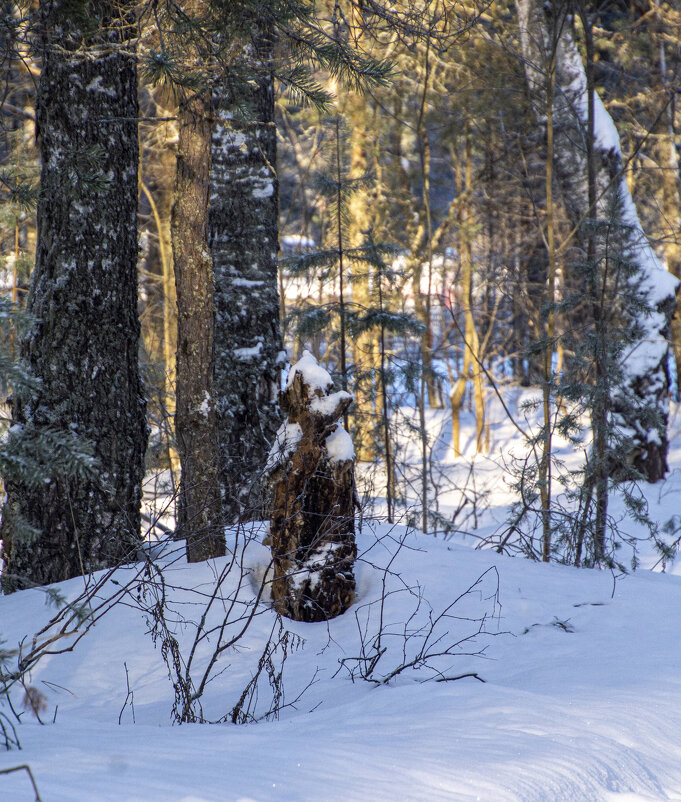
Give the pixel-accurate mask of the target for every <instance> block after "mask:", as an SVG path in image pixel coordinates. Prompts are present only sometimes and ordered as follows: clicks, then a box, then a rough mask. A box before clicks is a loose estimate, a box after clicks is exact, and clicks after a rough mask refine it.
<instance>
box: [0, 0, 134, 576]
mask: <svg viewBox="0 0 681 802" xmlns="http://www.w3.org/2000/svg"><path fill="white" fill-rule="evenodd" d="M71 6H72V4H70V3H68V2H66V0H43V2H41V4H40V12H39V13H40V25H41V28H40V36H41V41H40V45H41V49H42V58H43V62H42V71H41V76H40V85H39V89H38V99H37V109H36V112H37V114H36V116H37V130H38V142H39V146H40V153H41V159H42V166H41V184H40V196H39V201H38V248H37V256H36V266H35V271H34V273H33V279H32V284H31V290H30V295H29V300H28V311H29V312H30V314H31V315H32V317H33V323H32V326H31V328H30V330H29V332H28V334H27V337H26V339H25V341H24V343H23V346H22V354H23V357H24V359H25V360H26V362H27V363H28V365H29V367H30V370H31V372H32V373H33V374H34V375H35V376H36V377H37V378H39V380H40V386H39V388H38V390H37V391H36V392H35V394H33V395H32V396H31V397H30V398H24V399H19V398H17V399H16V403H15V406H14V422H15V424H17V425H19V426H22V427H24V430H25V431H29V430H31V431H33V432H37V433H38V435H39V433H40V431H41V430H57V431H59V432H60V433H63V436H64V437H69V436H73V435H74V434H75V435H77V436H78V437H79V438H82V440H84V441H89V442H91V443H92V444H93V446H94V453H95V456H96V457H97V460H98V463H99V475H98V476H97V477H92V476H87V477H84V476H82V475H71V476H54V477H53V478H52V479H51V480H49V481H46V482H42V483H40V485H39V486H37V487H36V486H32V485H25V484H21V483H10V484H9V486H8V487H7V496H8V498H7V502H6V503H7V506H6V508H5V512H6V513H7V512H8V511H10V510H11V511H12V512H13V513H18V514H19V515H21V516H23V518H24V519H25V520H26V521H27V522H28V523H29V524H30V525H31V526H33V527H34V528H35V529H36V530H37V532H38V534H37V538H36V539H35V540H34V542H32V543H31V544H30V545H28V544H27V543H22V542H19V541H18V540H17V541H13V538H12V531H11V523H9V522H11V520H12V519H13V517H14V516H13V515H10V514H5V515H3V527H2V532H1V533H0V537H1V538H2V539H3V541H4V550H3V557H4V559H5V561H6V567H5V570H6V572H7V573H8V574H13V575H20V576H22V577H25V578H26V580H28V581H29V582H31V583H38V584H45V583H50V582H56V581H60V580H63V579H68V578H69V577H73V576H76V575H79V574H85V573H88V572H90V571H94V570H97V569H99V568H103V567H106V566H111V565H114V564H116V563H118V562H120V561H125V560H128V559H134V555H135V551H136V549H137V547H138V544H139V542H140V532H139V529H140V509H139V508H140V499H141V480H142V476H143V471H144V464H143V460H144V450H145V446H146V439H147V432H146V423H145V401H144V397H143V394H142V387H141V382H140V377H139V370H138V361H137V349H138V341H139V322H138V319H137V168H138V157H139V152H138V140H137V77H136V69H135V59H134V56H133V55H132V54H131V51H132V49H133V47H134V44H133V42H132V39H133V37H134V36H135V33H136V31H135V27H134V23H135V17H134V10H133V9H134V4H133V3H120V4H118V6H117V7H116V13H115V12H114V11H113V10H112V8H113V7H112V6H111V4H109V3H104V2H92V3H89V4H88V11H89V14H90V21H91V22H92V24H93V28H94V30H93V29H90V28H89V29H88V31H83V30H81V29H80V27H79V23H78V21H77V20H76V18H75V17H74V16H73V9H72V8H71ZM92 30H93V32H92ZM17 584H18V583H16V582H15V583H14V586H15V587H16V586H17Z"/></svg>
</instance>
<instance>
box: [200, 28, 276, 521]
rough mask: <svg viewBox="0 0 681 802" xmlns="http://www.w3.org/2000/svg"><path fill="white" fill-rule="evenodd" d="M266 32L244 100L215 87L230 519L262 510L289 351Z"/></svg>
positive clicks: (216, 230) (220, 385)
mask: <svg viewBox="0 0 681 802" xmlns="http://www.w3.org/2000/svg"><path fill="white" fill-rule="evenodd" d="M272 47H273V45H272V40H271V37H269V36H268V35H265V34H264V33H262V32H258V33H257V34H256V36H255V37H254V44H253V45H252V46H251V47H250V48H249V49H248V52H246V53H245V54H244V59H248V60H249V62H250V64H251V65H252V66H254V67H255V68H256V70H257V72H254V78H253V82H252V84H251V86H252V92H251V95H250V97H249V98H248V99H247V101H245V102H244V101H243V100H237V99H236V98H234V97H232V96H231V95H230V94H229V92H228V90H227V89H226V87H224V86H223V87H221V88H220V90H219V91H216V93H215V105H216V120H215V125H214V128H213V134H212V166H211V173H210V215H209V226H208V240H209V244H210V251H211V255H212V257H213V269H214V277H215V310H216V328H215V371H214V377H215V393H216V399H217V403H218V415H219V443H220V460H221V482H222V489H223V499H224V505H225V511H226V516H227V518H228V520H231V521H235V520H238V519H240V518H241V519H249V518H257V517H260V516H262V514H263V512H264V509H265V504H264V492H263V483H262V470H263V466H264V464H265V460H266V458H267V453H268V450H269V448H270V446H271V444H272V441H273V440H274V436H275V434H276V431H277V428H278V426H279V423H280V422H281V415H280V412H279V408H278V406H277V396H278V393H279V388H280V377H281V370H282V367H283V364H284V363H285V361H286V360H285V354H284V353H283V344H282V338H281V330H280V325H279V294H278V289H277V251H278V223H279V221H278V217H279V182H278V180H277V174H276V167H277V136H276V128H275V124H274V89H273V79H272V77H271V76H270V75H267V74H266V70H267V67H268V64H269V62H270V60H271V57H272Z"/></svg>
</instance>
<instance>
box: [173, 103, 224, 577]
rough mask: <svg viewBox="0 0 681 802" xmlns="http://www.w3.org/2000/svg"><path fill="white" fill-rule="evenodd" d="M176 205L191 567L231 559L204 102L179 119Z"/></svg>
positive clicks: (178, 425)
mask: <svg viewBox="0 0 681 802" xmlns="http://www.w3.org/2000/svg"><path fill="white" fill-rule="evenodd" d="M178 127H179V140H178V149H177V177H176V183H175V203H174V205H173V211H172V219H171V236H172V243H173V260H174V265H175V284H176V288H177V391H176V392H177V401H176V411H175V430H176V435H177V444H178V451H179V454H180V463H181V466H182V478H181V482H180V495H179V499H178V509H177V518H178V532H179V534H180V536H182V537H185V538H186V539H187V559H188V560H189V561H190V562H198V561H200V560H206V559H208V558H210V557H219V556H221V555H223V554H224V553H225V536H224V518H223V514H222V505H221V499H220V484H219V456H218V437H217V410H216V406H215V402H214V400H213V399H214V393H213V331H214V322H215V321H214V318H215V311H214V310H215V308H214V304H213V266H212V261H211V258H210V253H209V252H208V247H207V242H206V224H207V221H208V178H209V174H210V150H211V144H210V142H211V140H210V132H211V119H210V115H209V109H208V108H207V104H206V103H205V100H204V99H203V98H202V97H200V96H198V95H195V96H192V97H188V98H187V97H185V98H183V99H182V100H181V101H180V107H179V111H178Z"/></svg>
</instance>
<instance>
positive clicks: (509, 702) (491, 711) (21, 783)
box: [0, 413, 681, 802]
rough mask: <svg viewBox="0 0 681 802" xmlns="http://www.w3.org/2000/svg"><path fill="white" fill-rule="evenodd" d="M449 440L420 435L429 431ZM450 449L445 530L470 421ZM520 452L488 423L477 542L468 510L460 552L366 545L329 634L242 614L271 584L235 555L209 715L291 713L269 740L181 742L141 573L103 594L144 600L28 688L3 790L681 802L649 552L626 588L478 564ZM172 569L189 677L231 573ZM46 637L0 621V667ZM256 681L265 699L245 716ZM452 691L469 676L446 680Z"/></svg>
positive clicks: (203, 797)
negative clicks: (199, 627)
mask: <svg viewBox="0 0 681 802" xmlns="http://www.w3.org/2000/svg"><path fill="white" fill-rule="evenodd" d="M495 414H496V413H495ZM445 418H446V414H445V413H442V414H440V413H433V415H432V416H431V419H430V424H431V425H432V427H433V430H435V429H436V428H437V427H438V426H440V425H441V424H443V422H444V421H445ZM680 430H681V416H680V415H678V413H677V415H676V417H673V418H672V424H671V432H670V434H671V438H672V445H671V455H670V456H671V459H670V473H669V477H668V478H667V479H666V480H665V481H663V482H660V483H658V484H657V485H654V486H647V487H646V488H645V492H646V495H647V498H648V502H649V505H650V512H651V516H652V517H653V518H655V519H656V520H658V521H660V522H664V521H666V520H668V519H669V518H671V517H672V515H674V514H677V513H678V512H679V509H678V507H679V502H678V499H679V498H680V497H681V432H680ZM463 434H464V439H463V442H464V443H468V445H469V448H468V451H467V455H468V457H466V456H464V458H462V459H461V460H458V461H455V460H454V459H453V458H452V457H451V454H450V452H448V450H447V448H446V443H447V439H448V434H447V431H446V426H445V430H444V431H443V438H444V440H443V444H441V446H439V448H440V450H439V451H437V450H436V453H435V456H436V461H437V463H438V465H440V466H441V467H442V468H443V470H442V471H441V475H442V476H443V477H447V481H450V482H451V483H452V484H451V487H450V490H449V491H447V488H446V487H445V486H444V485H443V487H442V492H441V497H440V498H439V502H438V503H439V505H440V510H441V512H442V513H443V516H444V517H446V516H450V518H451V515H452V512H453V510H455V509H456V507H457V505H458V501H457V499H458V498H459V496H457V492H458V491H456V490H455V489H454V485H455V484H458V486H459V487H461V486H462V485H463V484H465V480H466V477H467V476H468V475H469V467H470V463H471V452H470V444H471V441H472V436H473V435H472V426H471V422H470V421H467V422H466V425H465V426H464V431H463ZM519 447H520V445H519V443H518V441H517V438H516V437H515V435H514V433H513V429H512V427H511V426H510V425H509V424H507V423H504V422H503V419H502V418H501V416H500V415H497V417H496V418H495V419H494V422H493V426H492V453H491V455H490V456H489V457H477V458H475V461H474V463H475V470H476V484H475V494H474V495H475V498H476V503H477V505H478V509H476V510H475V515H476V516H477V519H478V520H477V529H475V530H474V531H473V526H474V524H475V523H476V521H475V520H474V519H475V516H474V515H470V514H469V513H470V512H471V510H470V507H471V504H470V503H469V505H468V508H467V511H463V512H462V513H460V515H459V516H458V518H457V526H456V528H457V529H458V530H460V531H458V532H457V533H456V534H453V535H450V536H448V537H447V538H445V537H443V536H442V534H440V536H438V537H433V536H432V535H424V534H422V533H420V532H418V531H413V530H410V529H408V528H407V527H406V526H404V525H403V524H400V525H395V526H389V525H388V524H386V523H384V522H379V521H366V522H365V523H364V526H363V530H362V533H361V535H360V536H359V537H358V546H359V551H360V555H361V557H360V560H359V562H358V564H357V570H356V575H357V601H356V604H355V605H354V606H353V608H352V610H351V611H350V612H348V613H346V614H345V615H344V616H342V617H341V618H339V619H335V620H333V621H331V622H329V623H328V625H327V624H296V623H293V622H288V621H287V622H286V623H285V627H286V630H288V632H289V633H290V634H288V635H285V636H283V637H284V640H283V641H282V634H281V633H280V632H279V629H278V624H277V622H276V619H275V616H274V614H273V613H272V611H271V610H270V608H269V607H268V605H267V604H266V603H265V602H260V604H258V605H257V606H256V605H255V594H256V591H257V588H258V580H259V578H260V577H261V575H262V566H263V564H264V563H265V562H266V560H267V551H266V549H265V548H264V547H263V546H262V545H261V544H260V543H259V537H260V532H259V531H258V530H257V527H256V528H252V529H250V530H249V531H247V532H244V531H233V532H230V535H229V543H230V544H231V545H232V547H233V548H234V549H235V551H236V552H237V553H239V554H240V555H242V557H241V558H240V562H241V563H242V565H243V566H244V570H243V573H242V572H241V571H239V570H237V569H233V570H232V571H231V572H230V574H229V576H228V577H227V580H226V583H225V587H224V589H223V590H224V596H225V598H227V599H231V600H232V601H233V602H234V604H233V606H232V607H231V608H227V606H226V603H221V604H214V605H213V608H212V609H211V610H210V611H209V613H208V615H207V618H206V622H205V625H204V626H205V627H210V626H211V624H214V623H219V622H220V621H222V620H223V618H224V615H225V614H226V612H227V613H228V614H229V623H228V627H227V628H228V629H229V628H230V627H231V628H233V631H236V630H237V629H238V628H239V627H240V626H241V619H243V616H244V615H250V613H251V612H254V613H255V614H254V616H253V619H252V621H251V623H250V625H249V627H248V628H247V629H246V631H245V634H244V635H243V636H242V637H241V638H240V639H239V640H238V641H237V642H236V643H235V644H234V646H233V647H230V648H229V649H227V650H225V652H224V653H223V654H222V655H221V656H220V658H219V660H218V662H217V664H216V667H215V669H214V671H213V672H212V675H211V676H212V679H211V681H210V682H209V683H208V684H207V685H206V689H205V692H204V694H203V697H202V699H201V705H202V712H203V715H204V717H205V718H206V719H208V720H211V721H217V720H219V719H221V718H223V717H228V718H229V714H230V711H232V710H233V709H234V707H235V705H236V704H237V702H238V701H239V699H240V697H243V700H244V701H243V704H242V706H241V709H242V713H243V714H244V715H246V717H249V716H250V717H253V718H261V717H262V716H265V714H267V713H268V711H269V710H270V709H271V707H272V704H273V698H275V697H274V696H273V689H272V685H274V686H275V692H276V691H279V692H281V693H283V696H281V697H280V698H279V706H280V710H279V712H278V719H276V718H273V717H270V720H261V721H259V722H258V723H247V724H243V725H235V724H232V723H231V722H230V723H220V724H213V725H210V724H184V725H182V726H173V725H172V721H171V709H172V706H173V687H172V685H171V683H170V681H169V679H168V669H167V667H166V664H165V663H164V660H163V657H162V652H163V649H162V648H161V640H157V644H156V646H155V645H154V642H153V640H152V637H151V635H150V634H149V629H150V622H151V617H150V614H149V612H147V613H146V614H145V612H144V610H145V609H146V610H147V611H149V610H151V609H152V608H153V604H154V601H155V599H157V598H158V595H157V594H158V592H159V590H158V588H159V586H158V584H156V585H152V584H151V583H150V582H149V581H148V577H145V575H144V573H143V572H142V573H140V566H137V567H134V566H131V567H128V568H125V569H121V570H120V571H119V572H118V573H117V574H116V575H115V577H114V581H115V582H118V583H119V584H118V585H113V584H112V583H111V582H109V583H107V584H106V585H104V586H103V587H102V589H101V590H100V591H99V595H100V597H105V596H106V595H107V594H110V593H113V592H115V591H116V589H118V588H120V587H121V586H123V585H124V584H125V582H126V581H128V580H129V579H133V578H135V577H137V576H138V575H139V576H140V577H141V579H142V580H146V584H143V585H140V584H139V581H138V580H137V579H135V581H134V583H133V584H132V585H131V592H130V593H129V594H127V595H125V596H123V599H122V601H121V603H119V604H117V605H116V606H115V607H114V608H113V609H112V610H111V611H110V612H108V613H107V614H106V615H105V616H104V617H103V618H102V619H101V620H100V621H99V622H98V623H97V624H96V626H95V627H94V628H93V629H92V630H91V631H90V632H89V633H88V634H87V635H86V636H85V638H84V639H83V640H82V641H81V642H80V643H79V644H78V645H77V647H76V648H75V650H74V652H73V653H70V654H63V655H55V656H48V657H46V658H44V659H43V660H42V661H41V662H40V663H39V664H38V666H37V668H36V669H35V670H34V671H33V672H32V674H31V677H30V683H31V686H32V687H34V688H36V689H38V690H39V691H40V692H41V694H42V696H43V697H44V698H43V701H42V705H41V706H42V708H43V709H42V712H41V713H40V717H41V719H42V721H43V722H44V725H42V726H41V725H40V724H39V723H38V722H37V721H36V720H35V718H34V717H32V716H31V715H29V714H28V713H25V714H24V715H23V723H22V724H21V725H19V726H18V727H17V734H18V737H19V739H20V741H21V744H22V747H23V750H22V751H20V752H19V751H12V752H7V753H5V752H2V753H0V770H1V769H3V768H8V767H11V766H17V765H20V764H28V765H29V766H30V767H31V769H32V771H33V773H34V776H35V778H36V782H37V785H38V788H39V791H40V794H41V798H42V800H43V802H81V801H83V802H86V801H87V802H89V801H90V800H92V801H93V802H95V800H96V801H97V802H107V801H108V800H111V801H112V802H113V801H114V800H115V801H116V802H119V801H121V800H125V801H126V802H128V801H129V802H133V800H135V801H140V802H141V801H142V800H144V801H145V802H148V801H153V802H156V800H158V801H159V802H160V801H161V800H163V801H164V802H237V801H238V802H269V801H270V800H281V801H282V802H283V801H284V800H290V801H291V802H293V801H297V800H300V801H301V802H303V801H305V802H321V801H323V800H329V801H331V802H334V801H335V800H357V802H359V801H360V800H361V801H362V802H364V800H371V802H381V801H382V800H386V802H400V801H401V800H405V801H407V800H409V801H411V800H424V802H426V801H427V802H435V801H436V800H451V801H452V802H468V800H471V801H472V800H482V802H521V801H522V802H534V801H536V802H568V800H570V802H599V801H600V800H602V801H603V802H633V801H634V800H638V801H642V800H674V799H676V800H681V622H680V619H679V615H678V611H679V610H680V609H681V564H679V565H671V566H667V571H666V573H661V572H660V567H659V565H658V567H657V569H656V570H655V571H654V572H653V571H651V570H649V568H650V567H652V566H653V565H654V564H655V563H656V562H657V561H658V556H657V555H656V554H655V553H654V552H653V551H652V549H650V548H649V547H648V545H647V544H646V543H641V544H640V545H639V555H638V556H639V560H640V567H639V568H638V569H637V570H636V571H635V572H633V573H628V574H626V575H622V574H619V573H613V572H612V571H606V570H602V571H597V570H588V569H577V568H572V567H567V566H562V565H555V564H551V565H546V564H541V563H537V562H532V561H530V560H526V559H523V558H520V557H510V556H505V555H500V554H497V553H496V552H494V551H493V550H490V549H476V548H475V546H476V545H477V544H478V543H479V542H480V538H481V537H486V536H488V535H490V534H492V533H493V532H494V531H496V530H498V528H499V526H500V524H501V523H502V522H503V521H504V519H505V517H506V516H507V511H508V504H509V502H510V501H511V500H512V493H511V491H510V490H509V489H508V487H507V485H506V483H505V481H504V478H505V476H506V467H507V465H508V461H509V460H510V455H511V453H512V452H513V450H514V449H517V448H519ZM410 448H413V449H414V450H416V446H415V445H413V444H412V445H410V444H409V443H406V444H405V448H404V455H405V459H406V458H408V457H409V449H410ZM565 456H566V458H567V459H568V461H569V459H570V458H571V454H570V453H569V452H568V450H567V449H566V453H565ZM442 481H443V482H444V479H443V480H442ZM466 486H467V487H468V488H469V490H470V487H471V485H470V483H469V484H468V485H466ZM485 490H486V491H488V492H487V495H486V496H485V495H484V493H483V491H485ZM447 492H449V496H448V495H447ZM470 492H471V493H472V492H473V491H470ZM618 504H619V503H618V502H617V501H615V502H614V503H613V506H612V510H611V511H612V514H613V517H614V518H615V519H618V520H619V526H620V528H621V529H622V531H623V532H624V533H625V534H628V535H630V536H632V537H641V536H642V534H643V533H642V530H640V529H639V528H638V525H637V524H635V523H634V522H633V521H631V520H630V519H628V518H627V517H626V516H625V513H624V509H623V507H622V506H621V505H619V506H618ZM379 506H380V504H379ZM629 548H630V547H629V546H624V547H623V549H624V551H623V553H622V555H621V560H622V562H623V563H625V564H627V561H628V560H629V557H630V555H629V554H628V553H625V552H626V550H627V549H629ZM173 549H176V550H177V549H178V544H172V545H170V546H167V547H166V549H165V551H162V553H158V552H161V549H160V546H159V547H158V548H156V549H155V550H154V554H155V555H156V556H157V563H158V565H159V566H160V567H161V568H162V569H163V574H164V580H165V592H166V594H167V611H168V612H167V616H166V620H167V624H168V631H169V632H170V633H171V634H172V635H173V637H174V638H176V641H177V644H178V648H179V649H180V650H181V653H182V655H183V658H184V659H185V660H186V659H187V656H188V655H189V649H190V646H191V642H192V638H193V636H194V634H195V632H196V622H198V621H199V617H200V616H201V614H202V611H203V610H204V608H205V604H206V600H207V599H208V598H209V594H210V592H211V589H212V588H213V587H214V583H215V576H216V575H219V572H220V569H221V568H222V567H223V565H224V564H225V561H224V560H223V561H215V562H213V563H203V564H198V565H193V566H188V565H187V564H186V562H185V561H184V557H183V556H182V551H181V549H179V550H177V551H173ZM82 588H83V580H82V579H78V580H71V581H70V582H66V583H63V584H62V586H61V589H62V591H63V593H64V594H65V595H66V596H67V597H70V598H72V597H75V596H77V594H78V593H79V592H80V591H81V590H82ZM218 607H219V609H217V608H218ZM53 613H54V611H53V610H51V609H50V608H49V607H47V606H46V604H45V596H44V593H42V592H41V591H38V590H35V591H24V592H20V593H15V594H13V595H11V596H7V597H2V598H0V628H1V631H2V635H3V637H4V638H5V639H6V644H5V645H6V646H7V647H12V646H16V644H17V642H18V641H19V640H20V639H21V638H22V637H24V636H26V635H29V636H31V635H32V633H33V632H35V631H36V630H37V629H38V628H39V627H40V626H41V624H42V623H43V622H44V621H46V620H48V619H49V617H50V616H51V615H53ZM379 632H381V639H380V643H378V642H377V641H376V636H377V635H378V633H379ZM296 636H297V637H296ZM272 638H273V640H272ZM270 640H272V642H273V643H278V644H279V645H278V647H277V648H276V649H271V650H270V651H269V652H268V654H270V656H271V665H270V669H271V671H270V673H269V675H268V673H267V659H265V660H262V659H261V657H262V655H263V649H264V648H265V645H266V644H267V642H268V641H270ZM215 643H216V641H215V633H213V634H212V635H211V636H210V637H209V638H206V639H204V640H202V641H201V642H200V644H199V646H198V649H197V652H196V657H195V658H194V659H195V664H196V665H195V668H194V669H193V671H192V676H193V679H194V681H195V682H196V681H197V678H198V677H200V674H201V668H202V667H204V666H205V665H206V662H207V660H208V658H209V656H210V654H211V653H212V649H213V648H214V646H215ZM284 654H286V659H285V662H284V665H283V674H282V682H281V683H280V682H278V681H277V676H278V671H279V669H280V667H281V664H282V658H283V655H284ZM377 655H380V657H377V658H376V656H377ZM372 656H374V657H375V658H376V659H375V660H374V664H373V671H371V673H370V676H369V677H368V679H363V678H362V677H361V674H362V673H364V674H365V675H366V674H367V672H368V671H369V668H370V662H369V661H370V659H371V657H372ZM259 662H260V663H262V665H263V666H264V671H263V672H262V675H261V678H260V682H259V683H258V685H257V688H256V690H255V692H254V693H253V694H251V695H250V696H249V695H248V694H245V695H244V694H243V692H244V689H245V688H247V686H248V683H249V680H250V679H251V677H252V676H253V674H254V672H255V671H256V669H257V666H258V663H259ZM412 662H413V663H414V665H409V664H410V663H412ZM399 669H402V670H399ZM393 672H397V673H396V674H395V675H394V677H393V678H392V679H390V681H389V682H385V683H383V682H382V681H383V680H385V679H387V678H389V677H390V676H391V674H393ZM460 675H470V676H465V677H463V678H461V679H454V678H455V677H459V676H460ZM481 680H482V681H481ZM282 683H283V685H282ZM21 696H22V694H17V695H16V698H15V704H16V706H17V709H21V703H22V700H21ZM0 712H2V711H1V710H0ZM33 798H34V796H33V793H32V790H31V786H30V783H29V780H28V777H27V775H26V774H25V773H24V772H16V773H13V774H9V775H0V800H7V802H24V800H26V802H28V801H29V800H32V799H33Z"/></svg>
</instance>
